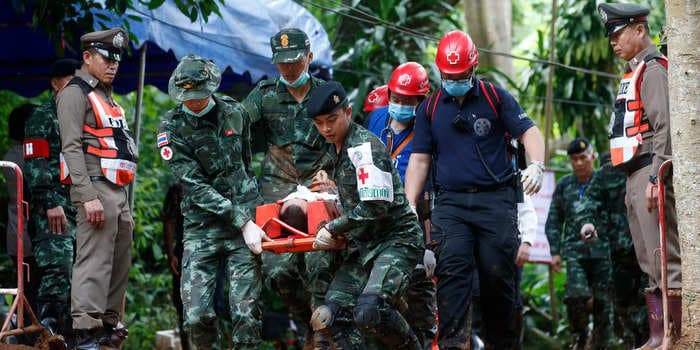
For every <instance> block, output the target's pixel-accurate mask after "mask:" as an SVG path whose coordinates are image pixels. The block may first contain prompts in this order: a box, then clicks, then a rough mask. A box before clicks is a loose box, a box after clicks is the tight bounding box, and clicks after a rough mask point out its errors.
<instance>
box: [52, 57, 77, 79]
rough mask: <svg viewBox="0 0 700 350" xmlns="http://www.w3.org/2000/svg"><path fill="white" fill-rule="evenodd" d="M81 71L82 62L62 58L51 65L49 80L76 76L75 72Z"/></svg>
mask: <svg viewBox="0 0 700 350" xmlns="http://www.w3.org/2000/svg"><path fill="white" fill-rule="evenodd" d="M76 69H80V61H78V60H74V59H72V58H61V59H59V60H57V61H56V62H54V63H53V64H52V65H51V70H50V71H49V78H51V79H53V78H63V77H67V76H69V75H73V74H75V70H76Z"/></svg>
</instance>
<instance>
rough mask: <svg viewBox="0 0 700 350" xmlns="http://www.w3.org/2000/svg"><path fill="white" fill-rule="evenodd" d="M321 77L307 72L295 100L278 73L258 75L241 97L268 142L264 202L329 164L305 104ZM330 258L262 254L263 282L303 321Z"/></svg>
mask: <svg viewBox="0 0 700 350" xmlns="http://www.w3.org/2000/svg"><path fill="white" fill-rule="evenodd" d="M321 83H323V81H322V80H320V79H317V78H314V77H311V79H310V84H311V89H310V90H309V93H308V94H307V97H306V98H305V99H304V100H303V101H302V102H301V103H299V102H297V101H296V100H295V99H294V97H293V96H292V95H291V94H290V93H289V91H288V90H287V88H286V87H285V85H283V84H282V83H281V82H280V81H279V79H271V80H263V81H261V82H260V83H259V84H258V85H257V86H256V87H255V89H254V90H253V91H251V93H250V94H249V95H248V97H247V98H246V99H245V100H244V101H243V105H244V106H245V107H246V110H248V113H249V114H250V117H251V120H252V122H253V123H256V122H258V123H261V124H262V126H263V128H264V134H265V140H266V141H267V144H268V147H269V148H268V151H267V154H266V155H265V159H264V160H263V161H262V164H261V168H262V171H261V176H260V193H261V195H262V197H263V199H264V200H265V202H266V203H271V202H274V201H277V200H279V199H282V198H284V197H285V196H287V195H288V194H290V193H292V192H294V191H295V190H296V186H297V185H298V184H301V185H304V186H307V187H308V186H309V185H311V178H312V177H313V176H314V175H315V174H316V172H318V171H319V170H321V169H326V168H327V166H328V164H329V158H328V156H327V155H326V154H325V153H324V152H323V149H322V146H323V144H324V140H323V137H321V135H320V134H319V133H318V131H317V130H316V128H315V127H314V125H313V122H312V121H311V120H310V119H309V118H307V116H306V108H305V102H306V101H307V100H308V95H309V94H310V93H311V91H313V89H315V88H316V87H317V86H318V85H319V84H321ZM333 259H334V257H333V254H332V253H330V252H326V251H319V252H309V253H283V254H269V253H266V254H263V270H264V276H265V285H266V286H267V288H269V289H270V290H273V291H275V292H277V293H279V294H280V296H281V298H282V300H283V302H284V303H285V305H286V306H287V308H288V309H289V310H290V312H291V313H292V315H293V316H294V317H295V318H296V319H297V320H299V321H301V322H303V323H304V324H305V323H306V322H308V320H309V317H310V316H311V312H310V311H311V310H312V309H313V308H315V307H316V306H318V305H320V303H321V302H322V300H323V294H324V293H325V291H326V290H327V287H328V283H329V282H330V279H331V278H332V276H331V274H330V273H328V270H329V268H330V267H329V266H330V265H331V264H332V263H333Z"/></svg>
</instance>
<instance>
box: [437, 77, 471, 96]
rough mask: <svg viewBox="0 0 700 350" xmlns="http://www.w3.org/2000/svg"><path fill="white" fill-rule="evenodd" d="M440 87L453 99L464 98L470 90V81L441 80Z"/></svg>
mask: <svg viewBox="0 0 700 350" xmlns="http://www.w3.org/2000/svg"><path fill="white" fill-rule="evenodd" d="M442 87H443V88H445V91H447V93H448V94H450V95H451V96H454V97H459V96H464V95H466V94H467V92H469V90H471V88H472V79H471V78H469V79H464V80H447V79H443V80H442Z"/></svg>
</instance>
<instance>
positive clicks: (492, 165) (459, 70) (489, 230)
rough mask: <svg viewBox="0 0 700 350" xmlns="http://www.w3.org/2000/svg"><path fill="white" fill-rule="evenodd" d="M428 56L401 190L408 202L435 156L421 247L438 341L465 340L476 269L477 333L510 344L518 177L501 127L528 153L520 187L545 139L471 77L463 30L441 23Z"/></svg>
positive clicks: (451, 345) (528, 187) (513, 105)
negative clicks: (430, 269)
mask: <svg viewBox="0 0 700 350" xmlns="http://www.w3.org/2000/svg"><path fill="white" fill-rule="evenodd" d="M435 61H436V64H437V66H438V68H439V69H440V73H441V76H442V88H441V89H440V90H439V91H438V92H437V93H435V94H434V95H433V96H431V97H430V98H428V99H426V100H425V101H423V103H422V104H421V105H419V106H418V110H417V114H416V126H415V138H414V140H413V153H412V154H411V159H410V161H409V165H408V169H407V170H406V193H407V197H408V200H409V202H410V203H411V204H412V205H415V203H416V202H417V201H418V199H419V196H420V194H421V193H423V184H424V183H425V180H426V177H427V174H428V171H429V169H430V165H431V159H435V162H436V164H435V170H436V173H435V182H436V187H437V198H436V203H435V208H434V209H433V212H432V217H431V225H432V227H431V232H430V234H431V239H432V242H430V243H429V248H432V249H433V250H434V251H435V255H436V257H437V268H436V271H435V275H436V276H437V278H438V286H437V302H438V313H439V315H440V317H439V327H438V333H439V340H438V341H439V345H440V348H441V349H466V348H467V343H468V341H469V338H468V335H469V329H467V316H468V312H467V311H468V310H469V306H470V304H471V300H472V278H473V277H472V276H473V273H474V269H478V273H479V281H480V287H481V291H482V293H481V299H482V305H483V321H484V332H483V335H484V338H485V340H486V342H487V344H490V346H493V347H495V348H497V349H506V348H511V347H512V346H513V341H514V339H515V338H516V336H515V334H513V333H514V331H513V329H511V328H510V327H507V326H506V325H507V324H509V323H510V322H511V320H512V319H513V316H514V315H513V312H514V310H515V305H514V304H515V296H516V288H517V286H516V283H515V280H516V266H515V263H514V260H515V256H516V251H517V249H518V245H519V244H518V223H517V208H516V203H517V202H518V197H519V191H520V186H521V184H520V183H519V182H518V181H517V175H516V173H515V171H514V169H513V165H512V159H511V157H509V156H508V154H507V148H506V146H507V145H508V144H510V137H512V138H516V139H518V140H519V141H521V142H522V143H523V144H524V145H525V149H526V150H527V152H528V155H529V156H530V158H531V160H532V163H531V164H530V165H529V166H528V167H527V169H526V170H525V171H524V173H523V175H522V186H523V189H524V191H525V192H526V193H528V194H529V193H535V192H537V191H539V188H540V186H541V183H542V172H543V170H544V163H543V160H544V142H543V140H542V135H541V134H540V132H539V130H538V129H537V127H536V126H535V124H534V123H533V122H532V120H531V119H530V118H529V117H528V116H527V114H525V112H523V110H522V108H521V107H520V105H519V104H518V102H517V101H516V100H515V98H513V96H511V95H510V94H509V93H508V92H506V91H505V90H503V89H501V88H497V87H495V86H493V85H491V84H490V83H487V82H483V81H481V80H479V79H476V78H475V75H474V71H475V69H476V65H477V62H478V52H477V49H476V46H475V45H474V43H473V42H472V40H471V38H470V37H469V36H468V35H467V34H466V33H464V32H462V31H453V32H450V33H447V34H446V35H445V36H444V37H443V38H442V39H441V40H440V43H439V45H438V51H437V55H436V58H435ZM507 135H508V136H509V137H507Z"/></svg>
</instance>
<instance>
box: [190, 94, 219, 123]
mask: <svg viewBox="0 0 700 350" xmlns="http://www.w3.org/2000/svg"><path fill="white" fill-rule="evenodd" d="M214 106H216V102H214V99H213V98H211V97H210V98H209V103H207V106H206V107H204V109H203V110H201V111H200V112H199V113H195V112H192V111H191V110H190V109H189V108H187V106H185V104H184V103H183V104H182V111H183V112H185V113H187V114H189V115H191V116H193V117H197V118H199V117H201V116H203V115H205V114H207V113H209V111H211V110H212V108H214Z"/></svg>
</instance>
